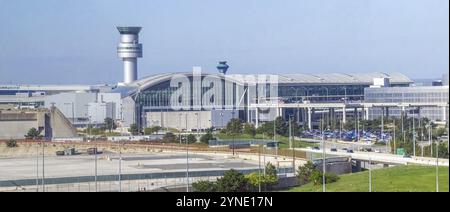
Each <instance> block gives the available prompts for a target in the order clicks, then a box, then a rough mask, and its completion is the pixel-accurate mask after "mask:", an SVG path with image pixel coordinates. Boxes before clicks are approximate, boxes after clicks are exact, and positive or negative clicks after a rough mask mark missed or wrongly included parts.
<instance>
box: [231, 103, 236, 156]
mask: <svg viewBox="0 0 450 212" xmlns="http://www.w3.org/2000/svg"><path fill="white" fill-rule="evenodd" d="M231 114H232V115H233V119H232V121H234V114H235V111H234V110H233V112H231ZM233 128H234V126H233ZM233 130H234V129H233ZM232 133H233V148H232V149H233V156H234V148H236V146H235V138H234V136H235V135H234V134H235V132H232Z"/></svg>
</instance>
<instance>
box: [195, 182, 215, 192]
mask: <svg viewBox="0 0 450 212" xmlns="http://www.w3.org/2000/svg"><path fill="white" fill-rule="evenodd" d="M192 189H193V190H194V192H217V185H216V183H214V182H210V181H203V180H202V181H198V182H194V183H192Z"/></svg>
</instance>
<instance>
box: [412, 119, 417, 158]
mask: <svg viewBox="0 0 450 212" xmlns="http://www.w3.org/2000/svg"><path fill="white" fill-rule="evenodd" d="M415 113H416V112H415V111H414V110H413V114H412V125H413V126H412V128H413V129H412V130H413V135H412V136H413V154H414V157H415V156H416V121H415V119H416V118H415Z"/></svg>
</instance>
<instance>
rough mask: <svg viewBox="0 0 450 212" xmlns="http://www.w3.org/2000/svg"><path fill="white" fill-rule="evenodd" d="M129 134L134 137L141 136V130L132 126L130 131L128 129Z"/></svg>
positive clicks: (134, 125)
mask: <svg viewBox="0 0 450 212" xmlns="http://www.w3.org/2000/svg"><path fill="white" fill-rule="evenodd" d="M128 132H130V133H131V134H132V135H139V133H140V129H139V128H138V127H137V125H136V124H131V125H130V129H128Z"/></svg>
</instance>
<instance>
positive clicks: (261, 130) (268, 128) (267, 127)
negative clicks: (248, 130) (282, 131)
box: [256, 121, 273, 137]
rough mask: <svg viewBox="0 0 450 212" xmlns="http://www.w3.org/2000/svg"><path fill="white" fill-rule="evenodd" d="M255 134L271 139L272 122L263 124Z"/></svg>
mask: <svg viewBox="0 0 450 212" xmlns="http://www.w3.org/2000/svg"><path fill="white" fill-rule="evenodd" d="M256 133H257V134H265V135H267V136H269V137H273V121H269V122H265V123H263V124H262V125H261V126H259V127H258V129H256Z"/></svg>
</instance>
